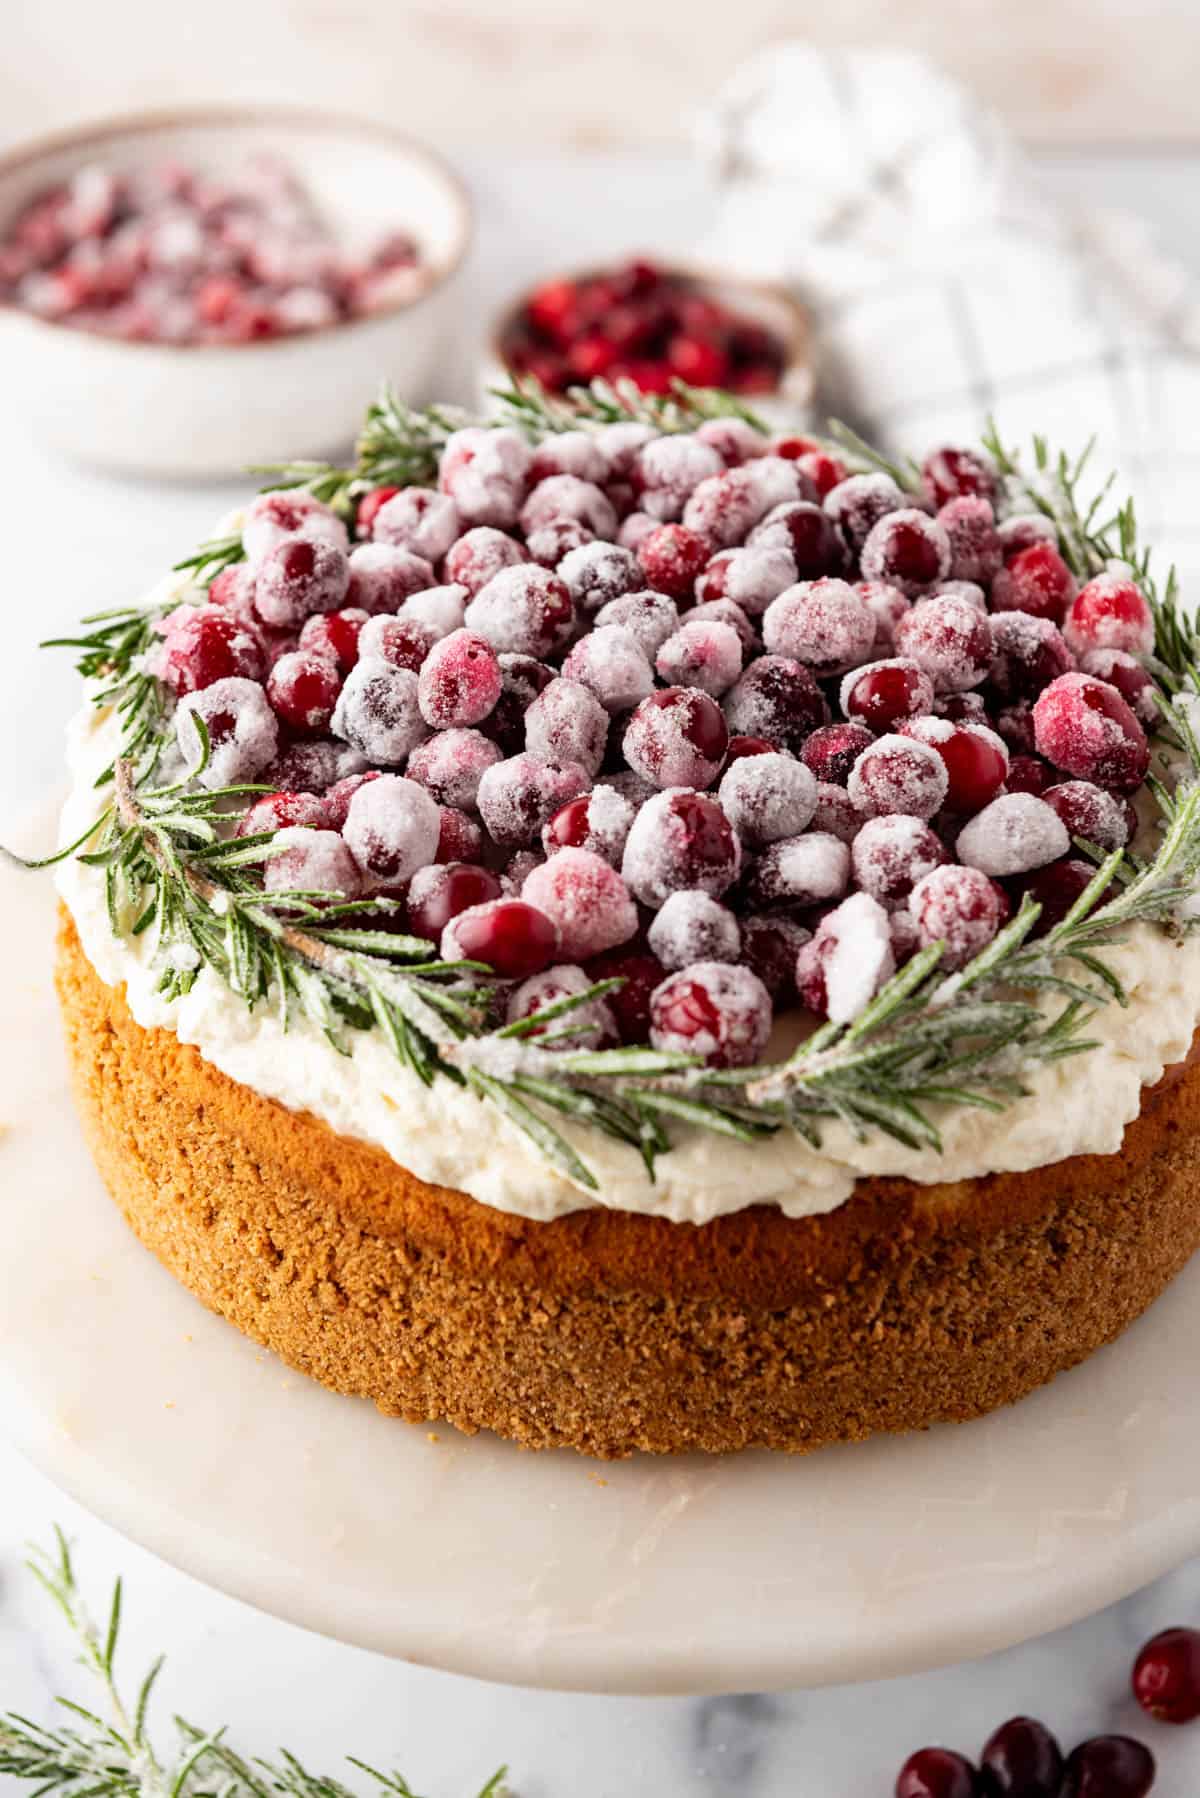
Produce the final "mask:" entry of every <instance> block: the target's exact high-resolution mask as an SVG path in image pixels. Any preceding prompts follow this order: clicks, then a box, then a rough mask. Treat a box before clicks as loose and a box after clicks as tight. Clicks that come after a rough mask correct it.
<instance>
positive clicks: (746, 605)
mask: <svg viewBox="0 0 1200 1798" xmlns="http://www.w3.org/2000/svg"><path fill="white" fill-rule="evenodd" d="M795 583H796V558H795V557H794V556H793V554H792V552H791V550H790V549H788V548H786V547H785V546H784V545H782V544H778V543H774V544H772V543H764V544H759V545H758V546H757V547H755V548H750V547H747V546H743V547H742V548H740V549H723V550H721V551H720V552H719V553H718V554H717V555H715V556H713V557H712V559H711V560H710V561H709V562H708V563H707V564H706V566H705V568H704V572H703V573H702V574H701V575H700V576H699V578H698V579H697V581H696V587H695V592H696V598H697V599H698V600H699V601H700V602H701V604H705V603H707V602H708V601H710V600H718V599H729V600H732V601H733V602H734V604H735V605H738V606H740V607H741V609H742V611H743V612H745V613H746V615H747V617H750V618H758V617H761V615H762V614H763V613H764V612H765V611H766V609H767V607H768V606H769V605H770V603H771V601H772V600H773V599H778V597H779V595H780V594H781V593H782V592H783V591H784V589H785V588H786V587H792V586H794V585H795Z"/></svg>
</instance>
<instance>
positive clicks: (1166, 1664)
mask: <svg viewBox="0 0 1200 1798" xmlns="http://www.w3.org/2000/svg"><path fill="white" fill-rule="evenodd" d="M1132 1684H1133V1695H1134V1697H1135V1698H1136V1699H1137V1701H1138V1703H1139V1704H1140V1705H1141V1707H1142V1709H1143V1710H1144V1711H1145V1712H1147V1714H1148V1715H1149V1716H1151V1717H1155V1718H1157V1719H1158V1721H1159V1722H1160V1723H1193V1722H1195V1720H1196V1718H1197V1717H1200V1630H1194V1629H1178V1628H1177V1629H1164V1630H1160V1632H1159V1633H1158V1635H1156V1636H1152V1637H1151V1639H1150V1640H1149V1641H1148V1642H1147V1643H1146V1645H1145V1647H1144V1648H1142V1649H1141V1651H1140V1652H1139V1654H1138V1657H1137V1659H1136V1661H1135V1662H1134V1663H1133V1676H1132Z"/></svg>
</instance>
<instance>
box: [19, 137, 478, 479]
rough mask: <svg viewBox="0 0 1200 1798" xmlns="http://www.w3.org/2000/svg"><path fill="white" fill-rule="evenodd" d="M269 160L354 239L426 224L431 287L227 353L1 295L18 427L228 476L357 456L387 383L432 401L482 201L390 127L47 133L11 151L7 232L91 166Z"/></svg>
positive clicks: (110, 462)
mask: <svg viewBox="0 0 1200 1798" xmlns="http://www.w3.org/2000/svg"><path fill="white" fill-rule="evenodd" d="M256 153H268V154H271V155H274V156H278V157H279V158H280V159H282V160H283V161H284V162H286V163H287V165H288V166H289V168H291V169H292V170H294V171H295V173H296V175H297V176H298V178H299V179H300V181H301V182H302V183H303V184H304V186H305V187H306V189H307V190H308V191H309V192H310V193H311V194H312V196H313V197H314V199H315V201H316V202H317V204H318V206H320V207H321V208H322V210H324V211H325V212H326V213H327V214H328V216H329V217H330V218H331V219H332V220H333V221H334V222H335V223H338V222H341V223H342V224H343V225H344V226H345V228H346V230H347V234H348V235H352V236H354V237H359V236H360V235H362V236H369V235H371V234H375V233H378V234H380V235H382V234H383V233H385V232H386V231H388V230H394V229H404V230H408V231H411V233H412V235H413V236H414V237H415V238H416V239H417V240H418V242H419V244H420V246H421V252H422V256H423V258H424V260H425V264H426V266H427V267H428V270H429V276H430V278H429V283H428V285H427V286H426V287H425V288H424V289H423V290H422V291H421V292H419V293H418V294H417V295H416V297H414V298H412V299H409V300H406V301H400V302H397V303H395V304H393V305H391V306H389V307H386V308H384V309H382V310H380V311H379V312H376V313H373V314H371V315H370V316H369V317H364V318H357V319H350V320H347V321H346V322H344V323H340V324H337V325H331V326H329V327H327V328H325V329H323V330H316V331H309V332H304V333H301V334H297V335H295V336H291V337H278V338H269V339H266V340H264V341H260V342H255V343H247V344H230V345H225V344H194V345H187V344H184V345H164V344H153V343H136V342H133V343H131V342H126V341H123V340H116V339H112V338H108V337H103V336H100V335H98V334H96V333H94V332H88V331H82V330H79V329H77V328H75V327H73V326H70V325H67V324H62V323H56V322H53V321H50V320H46V319H41V318H38V317H35V316H33V315H32V314H30V313H28V312H25V311H22V310H21V309H20V308H18V307H16V306H12V305H3V304H0V376H2V378H3V383H4V392H5V396H6V400H7V402H8V421H9V428H10V430H11V429H12V427H13V425H14V423H15V424H16V425H17V426H18V427H19V426H20V425H21V424H24V425H25V426H27V428H28V429H29V430H30V431H31V432H33V433H34V434H36V436H38V437H39V438H42V439H44V440H45V441H47V442H49V443H51V444H53V445H54V446H56V447H57V448H59V449H62V450H65V451H66V452H67V453H68V454H70V455H73V456H76V457H78V458H80V459H81V460H83V461H86V462H90V463H93V464H95V465H98V466H103V467H106V468H111V469H118V470H121V471H124V472H127V473H137V474H148V475H165V476H192V477H196V476H208V475H223V474H230V473H233V472H235V471H238V470H241V469H243V468H245V467H246V465H247V464H249V463H258V462H272V461H279V460H281V459H283V458H285V457H287V458H292V457H301V456H323V455H326V454H329V453H330V452H332V451H334V450H338V449H342V448H344V446H345V445H346V444H348V443H349V442H350V441H351V439H352V438H353V437H354V434H355V432H356V430H357V428H358V425H359V423H360V422H361V419H362V415H363V412H364V410H365V408H366V406H367V404H368V403H369V402H370V400H372V399H373V398H374V397H375V395H376V394H377V392H378V390H379V387H380V383H381V382H382V381H383V380H384V379H387V380H390V381H391V382H392V383H393V384H394V385H395V387H396V388H397V389H398V391H399V392H401V393H402V394H403V395H404V396H405V398H413V399H422V398H426V397H430V394H429V391H428V386H427V384H428V383H429V382H430V380H431V378H432V376H433V374H434V364H435V362H436V359H437V355H438V351H439V349H440V347H441V341H442V336H443V332H444V330H445V329H446V327H447V326H448V324H449V313H448V291H447V290H448V288H449V286H450V284H451V282H452V280H453V277H454V276H455V274H456V273H457V271H458V270H459V269H460V267H461V265H462V262H463V259H464V257H465V255H466V252H467V248H468V246H469V244H470V239H471V206H470V202H469V200H468V198H467V195H466V192H465V190H464V188H463V186H462V184H461V183H460V182H459V180H458V179H457V177H456V176H455V175H454V174H453V173H452V172H451V171H450V169H449V168H448V167H447V166H446V165H445V164H444V163H442V162H441V161H440V160H439V158H438V157H436V156H435V155H434V154H433V153H432V152H431V151H429V150H426V149H425V148H424V147H423V146H422V145H420V144H417V143H414V142H413V141H411V140H410V139H408V138H406V137H404V136H403V135H402V134H401V133H398V132H393V131H391V130H390V129H388V128H387V127H386V126H382V125H376V124H371V123H368V122H363V121H359V120H355V119H350V118H343V117H339V116H337V115H334V114H324V113H320V112H315V111H309V110H306V109H292V108H273V107H268V108H254V109H250V108H224V109H223V108H211V109H208V108H206V109H197V110H189V111H178V112H172V113H163V114H157V115H156V114H145V115H140V116H136V117H131V118H128V119H124V120H114V121H112V122H109V123H106V124H100V125H94V126H89V127H84V128H82V129H79V130H77V131H72V132H69V133H65V134H62V135H59V136H55V137H47V138H44V139H42V140H41V141H40V142H37V143H32V144H27V145H25V146H23V147H21V148H18V149H16V150H14V151H12V152H10V153H9V154H8V155H6V156H4V157H0V232H2V231H3V229H4V228H5V227H6V226H7V224H8V222H9V221H10V220H11V219H12V218H13V217H14V215H15V214H16V213H17V212H19V211H20V209H21V208H22V207H23V206H24V205H25V204H26V203H27V202H28V201H29V200H30V199H32V198H33V197H34V196H35V195H36V194H37V193H39V192H40V191H41V190H42V189H44V188H46V187H48V186H52V185H53V184H54V183H56V182H58V181H61V180H63V179H65V178H67V177H69V176H70V175H72V174H73V173H74V172H75V171H76V170H77V169H79V168H82V167H84V166H85V165H86V164H88V163H92V162H103V163H105V164H107V165H109V166H115V167H118V168H119V167H122V166H128V165H130V164H131V163H134V162H140V161H142V160H143V159H145V160H150V161H153V160H159V159H176V160H178V161H180V162H183V163H189V164H194V165H197V166H199V167H202V168H204V169H209V170H212V171H214V172H215V173H217V174H221V173H226V172H229V173H231V172H233V171H235V170H236V169H237V168H238V167H239V166H240V165H241V164H242V163H243V162H244V161H245V159H246V157H247V156H250V155H254V154H256Z"/></svg>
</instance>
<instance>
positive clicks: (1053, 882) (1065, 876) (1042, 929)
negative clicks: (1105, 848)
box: [1004, 855, 1096, 937]
mask: <svg viewBox="0 0 1200 1798" xmlns="http://www.w3.org/2000/svg"><path fill="white" fill-rule="evenodd" d="M1095 874H1096V870H1095V868H1094V867H1093V866H1092V864H1091V862H1085V861H1083V860H1082V859H1081V858H1080V857H1078V856H1071V855H1068V856H1064V857H1063V858H1062V860H1061V861H1057V862H1050V863H1049V865H1048V866H1047V867H1044V868H1035V869H1034V870H1033V872H1032V873H1030V874H1017V875H1014V876H1013V877H1012V878H1011V879H1009V880H1007V881H1005V882H1004V885H1005V888H1006V890H1007V892H1008V895H1009V897H1010V899H1011V900H1012V904H1013V910H1014V911H1016V910H1017V908H1018V907H1019V905H1020V903H1021V901H1022V899H1023V898H1024V897H1025V895H1026V894H1028V895H1029V897H1030V898H1031V899H1033V900H1036V902H1037V904H1038V905H1040V906H1041V908H1042V915H1041V917H1040V918H1039V919H1038V921H1037V923H1036V924H1035V925H1034V927H1033V935H1034V936H1035V937H1038V936H1045V935H1046V933H1047V931H1050V930H1053V929H1054V927H1055V925H1056V924H1061V923H1062V921H1063V919H1064V918H1065V917H1066V915H1067V913H1068V912H1069V911H1070V909H1071V907H1072V906H1073V905H1074V903H1075V901H1076V900H1077V899H1078V897H1079V895H1080V893H1082V892H1085V891H1086V890H1087V888H1088V887H1089V886H1090V885H1091V882H1092V880H1093V879H1094V878H1095Z"/></svg>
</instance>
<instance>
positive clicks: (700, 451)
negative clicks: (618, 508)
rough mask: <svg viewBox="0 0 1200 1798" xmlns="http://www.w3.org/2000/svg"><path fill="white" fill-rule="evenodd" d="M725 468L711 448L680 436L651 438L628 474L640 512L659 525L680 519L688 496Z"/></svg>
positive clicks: (692, 438)
mask: <svg viewBox="0 0 1200 1798" xmlns="http://www.w3.org/2000/svg"><path fill="white" fill-rule="evenodd" d="M724 468H725V464H724V462H723V461H722V460H721V457H720V455H719V454H718V452H717V451H716V450H715V449H713V447H712V445H711V444H708V443H703V442H701V440H700V439H699V438H698V437H695V436H692V435H690V434H686V433H682V432H681V433H680V434H679V435H677V436H674V437H654V438H652V439H651V440H650V441H649V442H648V443H645V444H643V446H642V448H641V449H640V450H639V451H638V452H637V455H636V456H635V457H634V460H633V465H632V468H631V470H630V474H631V477H632V480H633V487H634V492H635V493H636V494H637V496H638V505H639V509H640V510H641V511H643V512H645V513H647V514H648V515H649V516H650V517H651V518H654V519H657V520H659V522H660V523H670V522H671V521H672V520H673V519H676V518H682V516H683V509H684V506H685V505H686V504H687V501H688V498H689V495H690V494H691V493H692V492H693V490H694V489H695V488H697V487H698V486H699V485H700V483H701V481H705V480H707V479H708V478H709V476H710V475H719V474H722V473H723V472H724Z"/></svg>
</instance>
